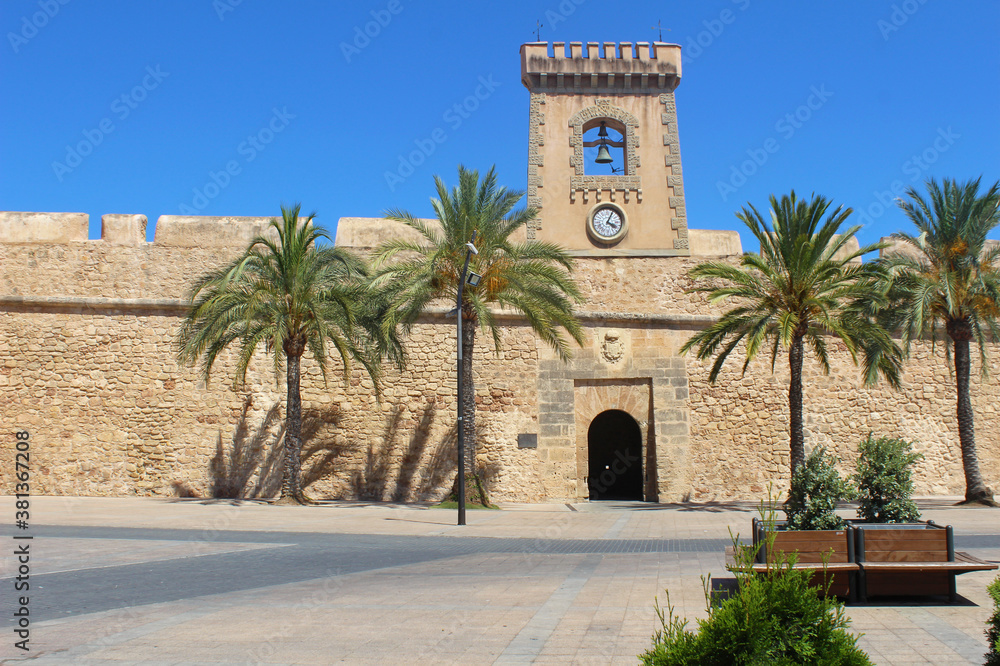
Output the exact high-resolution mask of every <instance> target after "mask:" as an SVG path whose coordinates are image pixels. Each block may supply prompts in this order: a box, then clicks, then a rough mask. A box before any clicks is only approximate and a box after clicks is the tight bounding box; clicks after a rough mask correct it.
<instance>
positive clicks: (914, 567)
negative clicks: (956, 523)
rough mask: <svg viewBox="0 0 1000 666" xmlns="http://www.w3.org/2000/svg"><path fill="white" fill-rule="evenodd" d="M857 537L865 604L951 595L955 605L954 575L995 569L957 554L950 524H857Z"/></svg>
mask: <svg viewBox="0 0 1000 666" xmlns="http://www.w3.org/2000/svg"><path fill="white" fill-rule="evenodd" d="M854 533H855V551H856V553H857V562H858V564H859V565H860V567H861V571H860V580H859V585H858V593H859V596H860V598H861V601H862V602H864V601H867V599H868V597H870V596H909V595H948V598H949V599H950V600H951V601H952V602H954V601H955V599H956V597H957V594H956V591H955V576H957V575H959V574H963V573H966V572H969V571H986V570H989V569H996V568H997V565H996V564H992V563H990V562H987V561H985V560H981V559H979V558H977V557H973V556H972V555H969V554H968V553H962V552H959V553H956V552H955V537H954V532H953V531H952V528H951V525H948V526H947V527H944V526H942V525H938V524H936V523H934V522H932V521H927V522H926V523H909V524H906V525H889V524H881V525H864V524H858V525H855V526H854Z"/></svg>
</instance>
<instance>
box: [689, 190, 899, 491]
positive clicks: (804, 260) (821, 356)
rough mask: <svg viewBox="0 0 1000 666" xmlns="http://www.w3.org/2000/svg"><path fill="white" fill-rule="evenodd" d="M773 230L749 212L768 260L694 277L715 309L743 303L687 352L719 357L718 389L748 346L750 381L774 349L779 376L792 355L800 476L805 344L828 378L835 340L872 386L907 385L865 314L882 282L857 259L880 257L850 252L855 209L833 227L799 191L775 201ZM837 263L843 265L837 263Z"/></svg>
mask: <svg viewBox="0 0 1000 666" xmlns="http://www.w3.org/2000/svg"><path fill="white" fill-rule="evenodd" d="M770 202H771V219H772V221H773V228H772V226H771V225H769V224H768V223H767V221H766V220H765V219H764V217H763V216H762V215H761V214H760V213H759V212H758V211H757V209H756V208H754V207H753V206H752V205H750V204H747V206H745V207H744V208H743V210H742V212H740V213H737V214H736V217H738V218H739V219H740V220H741V221H742V222H743V223H744V224H746V225H747V227H748V228H749V229H750V231H751V233H753V235H754V236H755V237H756V239H757V240H758V241H759V242H760V254H758V253H756V252H746V253H744V255H743V258H742V259H741V261H740V263H739V265H738V266H735V265H732V264H728V263H724V262H718V261H712V262H706V263H702V264H699V265H698V266H696V267H695V268H694V269H692V270H691V272H690V276H691V277H692V278H694V279H695V280H704V281H705V283H704V284H701V285H699V286H696V287H694V288H692V289H691V290H690V291H692V292H701V293H705V294H708V300H709V302H710V303H716V302H718V301H724V300H727V299H730V298H733V299H736V307H734V308H733V309H732V310H729V311H728V312H726V313H725V314H723V315H722V317H721V318H720V319H719V320H718V321H717V322H715V323H713V324H712V325H711V326H709V327H707V328H706V329H704V330H702V331H700V332H699V333H697V334H695V335H694V336H692V337H691V339H690V340H688V341H687V342H686V343H685V344H684V346H683V347H682V348H681V353H686V352H688V351H689V350H691V349H692V348H694V347H697V348H698V352H697V357H698V359H700V360H705V359H707V358H710V357H711V356H715V357H716V358H715V363H714V364H713V365H712V370H711V372H710V373H709V380H710V381H711V382H713V383H714V382H715V381H716V379H717V378H718V376H719V372H720V371H721V370H722V366H723V364H724V363H725V362H726V359H728V358H729V355H730V354H731V353H732V352H733V350H735V349H736V347H737V346H738V345H740V343H743V344H745V347H746V360H745V362H744V363H743V373H744V374H745V373H746V370H747V367H748V366H749V365H750V362H751V361H753V359H754V358H755V357H756V356H757V353H758V352H759V351H761V349H762V348H765V346H766V348H769V350H770V355H771V370H772V371H773V370H774V365H775V362H776V360H777V356H778V350H779V348H785V349H787V351H788V366H789V370H790V379H789V384H788V407H789V413H790V419H789V420H790V428H789V430H790V432H789V440H790V452H791V472H792V475H793V476H794V475H795V474H796V473H797V471H798V469H799V467H800V466H801V465H802V464H803V463H804V461H805V446H804V444H805V442H804V436H803V431H802V361H803V357H804V355H805V348H806V344H807V343H808V345H809V348H810V349H811V350H812V351H813V354H814V355H815V356H816V358H817V360H818V361H819V363H820V365H821V366H822V368H823V371H824V373H829V371H830V360H829V352H828V348H827V339H828V338H829V337H831V336H832V337H834V338H837V339H839V340H841V341H842V342H843V343H844V345H845V346H846V347H847V350H848V352H850V354H851V358H852V359H853V360H854V362H855V363H857V362H858V352H859V351H861V352H862V353H863V356H864V379H865V383H866V384H871V383H874V382H875V381H877V379H878V375H879V374H880V373H881V374H883V375H884V376H885V378H886V379H887V381H888V382H889V383H890V384H891V385H892V386H894V387H898V386H899V370H900V365H901V360H900V355H901V352H900V351H899V349H898V347H897V346H896V344H895V343H894V342H893V341H892V338H891V337H890V335H889V334H888V333H886V331H885V330H884V329H883V328H881V327H880V326H879V325H878V324H877V323H876V322H875V321H874V320H873V319H872V318H871V317H870V316H869V315H870V309H871V306H868V307H866V306H863V305H862V304H861V301H860V300H859V299H860V298H861V297H870V298H873V299H875V301H876V302H875V303H874V305H879V304H881V302H880V301H877V297H872V296H871V292H872V287H871V286H872V284H873V282H874V279H875V278H876V277H877V276H878V274H879V273H878V269H877V266H876V265H875V264H873V263H870V264H861V263H857V262H856V261H855V260H856V259H858V258H859V257H861V256H862V255H863V254H865V253H867V252H871V251H872V250H874V249H877V248H878V247H879V246H878V245H871V246H867V247H863V248H860V249H858V250H855V251H850V250H847V249H846V248H847V243H848V241H849V240H850V239H851V238H853V237H854V234H855V233H857V231H858V229H860V227H859V226H854V227H851V228H849V229H847V231H845V232H844V233H840V234H838V230H839V229H840V225H841V224H842V223H843V222H844V221H845V220H846V219H847V217H848V216H849V215H850V214H851V212H852V211H851V209H850V208H847V209H845V208H844V207H843V206H841V207H838V208H837V209H836V210H834V211H833V212H831V213H830V214H829V215H828V216H827V218H826V220H825V221H824V220H823V216H824V214H826V212H827V210H828V209H829V208H830V202H829V201H828V200H827V199H826V198H824V197H821V196H816V195H814V196H813V198H812V200H811V201H809V202H806V201H804V200H802V201H800V200H798V199H797V198H796V196H795V192H794V191H793V192H792V193H791V194H789V195H785V196H782V197H781V199H780V200H778V199H777V198H775V197H774V195H772V196H771V197H770ZM838 254H839V255H840V256H838Z"/></svg>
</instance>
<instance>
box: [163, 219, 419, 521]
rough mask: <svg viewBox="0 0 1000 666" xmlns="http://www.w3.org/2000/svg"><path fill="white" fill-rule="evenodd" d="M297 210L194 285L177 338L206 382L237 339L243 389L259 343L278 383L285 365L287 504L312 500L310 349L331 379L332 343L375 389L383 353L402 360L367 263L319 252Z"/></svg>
mask: <svg viewBox="0 0 1000 666" xmlns="http://www.w3.org/2000/svg"><path fill="white" fill-rule="evenodd" d="M300 208H301V207H300V206H299V205H295V206H293V207H291V208H286V207H284V206H282V207H281V220H278V219H277V218H274V219H272V220H271V224H270V226H271V228H272V229H273V230H274V231H276V232H277V234H276V235H277V240H275V239H274V238H273V236H257V237H256V238H254V239H253V240H252V241H251V243H250V245H249V247H247V249H246V251H245V252H244V253H243V255H242V256H241V257H239V258H237V259H236V260H234V261H233V262H232V263H230V264H229V265H228V266H224V267H222V268H220V269H218V270H215V271H212V272H210V273H208V274H206V275H204V276H202V277H201V278H200V279H199V280H198V281H197V282H195V284H194V285H193V286H192V288H191V290H190V295H189V297H190V300H191V303H192V307H191V310H190V311H189V313H188V315H187V318H186V319H185V320H184V323H183V324H182V325H181V329H180V332H179V334H178V350H179V351H178V359H179V361H180V362H181V363H183V364H186V365H193V364H194V363H195V362H197V361H198V360H199V359H201V370H202V375H203V377H204V379H205V380H206V382H207V381H208V379H209V376H210V374H211V371H212V366H213V364H214V363H215V361H216V359H217V358H218V356H219V354H220V353H221V352H222V351H223V350H224V349H226V348H227V347H229V346H230V345H232V344H234V343H235V344H236V345H238V347H239V352H238V357H237V361H236V373H235V379H234V382H233V384H234V387H237V388H238V387H240V386H242V385H243V384H244V382H245V379H246V372H247V367H248V366H249V364H250V360H251V359H252V358H253V356H254V354H255V353H256V352H257V350H258V349H259V348H260V347H261V346H262V345H263V346H264V349H265V350H266V352H267V353H268V354H270V355H271V358H272V360H273V363H274V371H275V376H276V377H277V376H278V373H279V372H280V369H281V366H282V364H283V363H284V365H285V366H286V384H285V386H286V412H285V421H286V423H285V444H284V468H283V474H282V482H281V498H280V499H279V502H281V503H305V502H306V501H307V500H306V498H305V496H304V495H303V492H302V488H301V485H300V473H301V451H302V437H301V433H302V399H301V396H300V392H299V383H300V365H301V359H302V355H303V353H305V352H306V350H308V351H309V352H310V354H311V355H312V358H313V360H314V361H315V362H316V363H317V364H319V367H320V369H321V371H322V373H323V380H324V382H325V381H326V378H327V368H328V366H329V362H330V354H329V349H330V347H331V346H332V347H333V349H335V350H336V353H337V355H339V357H340V359H341V361H342V363H343V366H342V367H343V376H344V381H345V382H346V381H347V380H348V378H349V376H350V369H351V363H352V361H357V362H359V363H360V364H361V365H362V366H363V367H364V369H365V370H366V371H367V372H368V374H369V376H371V378H372V380H373V381H374V382H375V386H376V388H377V387H378V378H379V369H380V360H381V357H391V358H393V359H394V360H396V361H397V362H399V361H400V355H399V352H400V349H399V347H398V343H396V341H395V338H394V335H393V329H392V328H391V327H380V326H379V325H378V319H379V314H380V313H379V312H378V309H379V301H378V300H377V299H371V300H369V299H367V298H366V287H365V284H364V281H363V278H364V277H365V276H366V275H367V268H366V267H365V264H364V262H363V261H362V260H360V259H359V258H358V257H356V256H354V255H352V254H351V253H349V252H347V251H345V250H343V249H340V248H336V247H333V246H332V245H328V246H323V247H317V245H316V242H317V241H318V240H319V239H321V238H325V239H327V240H329V239H330V237H329V236H328V235H327V233H326V231H324V230H323V229H322V228H319V227H315V226H313V218H314V217H315V213H313V214H312V215H309V216H308V217H306V218H305V219H300V218H299V210H300ZM362 333H364V334H366V335H362Z"/></svg>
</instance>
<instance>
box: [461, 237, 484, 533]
mask: <svg viewBox="0 0 1000 666" xmlns="http://www.w3.org/2000/svg"><path fill="white" fill-rule="evenodd" d="M475 242H476V232H475V230H473V232H472V240H470V241H469V242H468V243H466V244H465V247H466V248H468V252H466V254H465V265H464V266H462V275H461V276H459V278H458V302H457V304H456V308H455V315H456V316H455V318H456V319H458V524H459V525H464V524H465V419H464V415H465V395H464V394H463V392H462V292H463V291H464V290H465V283H466V281H468V283H469V284H470V285H471V286H473V287H475V286H476V285H478V284H479V280H480V279H481V278H482V276H481V275H479V274H477V273H469V260H470V259H472V255H474V254H479V250H477V249H476V246H475V245H474V243H475Z"/></svg>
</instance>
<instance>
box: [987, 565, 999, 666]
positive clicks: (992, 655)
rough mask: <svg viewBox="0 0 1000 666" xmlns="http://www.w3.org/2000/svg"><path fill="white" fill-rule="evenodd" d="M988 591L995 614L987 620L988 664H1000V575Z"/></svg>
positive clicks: (988, 665)
mask: <svg viewBox="0 0 1000 666" xmlns="http://www.w3.org/2000/svg"><path fill="white" fill-rule="evenodd" d="M986 591H987V592H989V594H990V596H991V597H993V615H991V616H990V619H989V620H987V621H986V624H987V625H989V626H988V627H987V628H986V642H987V644H988V645H989V652H987V653H986V666H1000V577H997V579H996V580H994V581H993V582H992V583H990V584H989V586H987V588H986Z"/></svg>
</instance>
